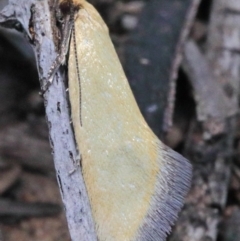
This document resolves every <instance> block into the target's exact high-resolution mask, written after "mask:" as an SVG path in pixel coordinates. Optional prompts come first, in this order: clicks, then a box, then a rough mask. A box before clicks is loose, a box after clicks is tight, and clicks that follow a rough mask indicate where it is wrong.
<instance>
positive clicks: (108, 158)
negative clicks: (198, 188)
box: [68, 0, 191, 241]
mask: <svg viewBox="0 0 240 241" xmlns="http://www.w3.org/2000/svg"><path fill="white" fill-rule="evenodd" d="M74 2H78V1H76V0H75V1H74ZM80 3H81V8H80V10H79V11H78V13H77V14H76V19H75V30H76V42H77V46H76V50H77V58H78V66H76V65H77V62H76V58H75V52H74V51H75V50H74V48H75V47H74V41H73V38H72V40H71V43H70V55H69V60H68V71H69V95H70V103H71V115H72V121H73V126H74V132H75V136H76V142H77V144H78V147H79V150H80V152H81V157H82V160H81V162H82V169H83V176H84V180H85V183H86V187H87V192H88V195H89V199H90V203H91V207H92V213H93V218H94V220H95V227H96V231H97V235H98V238H99V240H100V241H130V240H145V241H146V240H164V239H165V237H166V233H167V232H169V230H170V225H171V224H172V223H173V221H174V220H175V219H176V214H177V212H178V211H179V209H180V207H181V206H182V203H183V196H184V195H185V194H186V192H187V189H188V186H189V183H190V173H191V167H190V164H189V163H188V162H187V161H186V160H185V159H184V158H183V157H182V156H180V155H179V154H177V153H175V152H174V151H172V150H170V149H168V148H167V147H165V146H164V145H163V144H162V143H161V142H160V141H159V140H158V138H157V137H156V136H155V135H154V134H153V132H152V131H151V130H150V128H149V127H148V125H147V124H146V122H145V120H144V119H143V117H142V115H141V113H140V111H139V108H138V106H137V104H136V102H135V99H134V97H133V95H132V92H131V89H130V87H129V84H128V82H127V79H126V77H125V74H124V72H123V69H122V66H121V64H120V62H119V60H118V57H117V55H116V52H115V50H114V47H113V45H112V42H111V40H110V38H109V34H108V29H107V27H106V25H105V23H104V22H103V20H102V19H101V17H100V16H99V14H98V13H97V11H96V10H95V9H94V8H93V7H92V5H90V4H88V3H87V2H84V1H80ZM78 70H79V74H80V79H81V80H80V83H79V81H78V76H77V75H78ZM80 86H81V88H80ZM80 95H81V99H80ZM80 123H82V126H81V125H80Z"/></svg>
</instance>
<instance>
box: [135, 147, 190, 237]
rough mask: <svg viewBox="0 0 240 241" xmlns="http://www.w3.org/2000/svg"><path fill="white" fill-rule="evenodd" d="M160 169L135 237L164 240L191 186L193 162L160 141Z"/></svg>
mask: <svg viewBox="0 0 240 241" xmlns="http://www.w3.org/2000/svg"><path fill="white" fill-rule="evenodd" d="M159 156H160V158H161V163H163V165H162V166H161V171H160V172H159V174H158V182H157V184H156V188H155V194H154V196H153V198H152V201H151V207H150V209H149V211H148V213H147V215H146V216H145V218H144V221H143V223H142V225H141V227H140V228H139V230H138V233H137V237H136V240H138V241H143V240H144V241H160V240H161V241H163V240H165V239H166V237H167V235H168V234H169V233H170V231H171V227H172V225H173V224H174V222H175V221H176V220H177V217H178V213H179V211H180V210H181V208H182V207H183V205H184V198H185V196H186V195H187V193H188V191H189V189H190V186H191V177H192V166H191V164H190V162H189V161H188V160H187V159H186V158H184V157H183V156H182V155H180V154H179V153H177V152H175V151H173V150H171V149H170V148H168V147H165V146H164V148H162V144H161V145H160V155H159Z"/></svg>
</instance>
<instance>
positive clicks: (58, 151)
mask: <svg viewBox="0 0 240 241" xmlns="http://www.w3.org/2000/svg"><path fill="white" fill-rule="evenodd" d="M53 4H54V2H53V1H49V2H47V1H45V0H41V1H35V0H32V1H29V0H17V1H15V0H10V1H9V3H8V5H7V6H6V7H5V8H4V9H3V10H2V12H1V13H0V22H1V25H2V26H5V27H10V28H11V27H15V28H17V29H22V28H23V34H25V36H26V37H27V38H28V39H29V42H31V43H32V47H33V49H34V52H35V56H36V61H37V67H38V70H39V76H40V78H41V79H42V78H43V77H46V76H47V74H48V71H49V68H50V67H51V65H52V63H53V61H54V60H55V58H56V56H57V50H56V47H55V45H54V40H56V39H57V37H56V36H57V31H56V27H55V24H54V23H55V21H56V20H55V19H54V17H53V16H54V14H55V12H54V9H55V7H54V5H53ZM19 23H20V25H19ZM53 31H54V32H53ZM53 36H54V37H55V39H54V37H53ZM64 76H65V75H64V73H63V72H61V71H58V73H57V75H56V77H55V79H54V83H53V84H52V85H51V86H50V88H49V90H48V91H47V92H46V93H45V94H44V100H45V107H46V116H47V122H48V126H49V132H50V143H51V146H52V150H53V156H54V163H55V169H56V173H57V180H58V183H59V187H60V192H61V195H62V200H63V204H64V206H65V210H66V216H67V220H68V226H69V231H70V235H71V238H72V240H73V241H79V240H84V241H87V240H88V241H93V240H96V236H95V232H94V225H93V221H92V217H91V209H90V205H89V202H88V197H87V193H86V189H85V185H84V182H83V178H82V175H81V167H80V160H79V159H80V158H79V155H78V153H77V151H76V147H75V143H74V137H73V132H72V128H71V125H70V117H69V108H68V103H67V98H66V89H65V86H64V81H63V80H64ZM41 84H43V83H41Z"/></svg>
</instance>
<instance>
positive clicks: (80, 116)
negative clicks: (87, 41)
mask: <svg viewBox="0 0 240 241" xmlns="http://www.w3.org/2000/svg"><path fill="white" fill-rule="evenodd" d="M72 30H73V46H74V55H75V61H76V68H77V78H78V84H79V113H80V114H79V119H80V125H81V126H82V88H81V78H80V71H79V64H78V56H77V41H76V31H75V21H74V23H73V29H72Z"/></svg>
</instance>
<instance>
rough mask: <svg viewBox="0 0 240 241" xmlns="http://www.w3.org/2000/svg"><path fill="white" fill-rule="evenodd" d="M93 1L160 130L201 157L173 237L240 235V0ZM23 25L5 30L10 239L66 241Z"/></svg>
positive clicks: (4, 160) (3, 168) (1, 150)
mask: <svg viewBox="0 0 240 241" xmlns="http://www.w3.org/2000/svg"><path fill="white" fill-rule="evenodd" d="M89 2H91V3H92V4H93V5H94V6H95V7H96V8H97V9H98V11H99V12H100V14H101V15H102V17H103V19H104V20H105V21H106V23H107V25H108V27H109V30H110V35H111V38H112V41H113V43H114V45H115V47H116V50H117V53H118V55H119V58H120V61H121V63H122V65H123V67H124V70H125V72H126V75H127V77H128V79H129V83H130V85H131V88H132V90H133V93H134V95H135V97H136V100H137V103H138V105H139V107H140V109H141V112H142V114H143V115H144V117H145V119H146V120H147V122H148V123H149V125H150V127H151V128H152V129H153V131H154V132H155V134H156V135H158V136H159V137H160V138H161V139H162V140H163V141H164V142H165V143H166V144H167V145H169V146H170V147H172V148H173V149H175V150H177V151H178V152H180V153H182V154H183V155H184V156H186V157H187V158H188V159H189V160H191V162H192V163H193V166H194V174H193V184H192V189H191V191H190V193H189V195H188V197H187V198H186V204H185V207H184V209H183V211H182V213H181V215H180V218H179V220H178V222H177V224H176V226H175V228H174V230H173V233H172V234H171V235H170V237H169V240H172V241H173V240H176V241H177V240H178V241H188V240H189V241H195V240H196V241H197V240H199V241H200V240H201V241H203V240H204V241H211V240H212V241H215V240H217V241H235V240H236V241H237V240H238V241H239V240H240V228H238V227H239V226H240V159H239V151H240V150H239V149H238V147H240V145H239V136H238V135H239V134H240V132H239V125H240V121H239V119H238V111H239V107H238V106H239V82H240V71H239V70H240V0H235V1H229V2H227V1H224V0H151V1H147V0H132V1H130V0H129V1H127V0H125V1H124V0H91V1H90V0H89ZM6 4H7V0H6V1H5V0H0V10H1V9H2V8H3V7H4V6H6ZM18 30H19V29H8V28H5V27H3V26H2V27H0V241H2V240H4V241H15V240H18V241H21V240H24V241H55V240H56V241H61V240H64V241H66V240H70V237H69V234H68V229H67V223H66V220H65V216H64V211H63V210H62V203H61V198H60V194H59V191H58V185H57V182H56V178H55V171H54V164H53V158H52V155H51V149H50V146H49V138H48V128H47V124H46V121H45V113H44V105H43V99H42V97H41V96H40V95H39V91H40V85H39V80H38V71H37V67H36V61H35V56H34V53H33V50H32V47H31V45H30V43H29V42H28V41H27V40H26V39H25V38H24V37H23V35H22V34H21V32H20V31H18Z"/></svg>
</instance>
